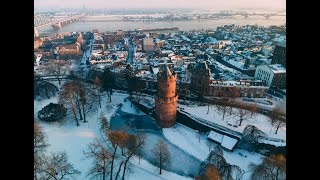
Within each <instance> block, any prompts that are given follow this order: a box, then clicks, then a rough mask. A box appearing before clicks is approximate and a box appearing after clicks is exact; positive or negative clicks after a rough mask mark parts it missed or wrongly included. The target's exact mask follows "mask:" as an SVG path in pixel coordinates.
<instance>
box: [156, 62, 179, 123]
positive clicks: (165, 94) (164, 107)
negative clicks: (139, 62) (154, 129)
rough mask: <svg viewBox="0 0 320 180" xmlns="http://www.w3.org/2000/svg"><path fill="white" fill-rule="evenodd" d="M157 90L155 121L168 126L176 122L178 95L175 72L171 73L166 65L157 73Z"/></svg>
mask: <svg viewBox="0 0 320 180" xmlns="http://www.w3.org/2000/svg"><path fill="white" fill-rule="evenodd" d="M157 79H158V91H157V97H156V99H155V103H156V107H155V111H156V121H157V124H158V125H159V126H160V127H162V128H169V127H171V126H173V125H174V123H175V122H176V115H177V103H178V95H177V90H176V80H177V74H176V73H175V72H174V71H173V72H172V73H171V71H170V69H169V68H168V66H167V65H165V67H164V68H163V70H161V71H159V72H158V74H157Z"/></svg>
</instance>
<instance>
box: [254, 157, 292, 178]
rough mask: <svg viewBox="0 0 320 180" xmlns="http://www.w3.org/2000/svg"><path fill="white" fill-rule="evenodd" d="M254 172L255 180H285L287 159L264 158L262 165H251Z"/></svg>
mask: <svg viewBox="0 0 320 180" xmlns="http://www.w3.org/2000/svg"><path fill="white" fill-rule="evenodd" d="M249 168H250V170H251V171H252V175H251V179H253V180H258V179H262V180H269V179H270V180H284V179H286V158H285V157H284V156H283V155H282V154H279V155H274V154H271V155H270V156H267V157H264V158H263V161H262V163H261V164H258V165H257V164H254V163H251V164H250V165H249Z"/></svg>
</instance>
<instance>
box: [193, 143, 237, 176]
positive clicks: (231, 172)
mask: <svg viewBox="0 0 320 180" xmlns="http://www.w3.org/2000/svg"><path fill="white" fill-rule="evenodd" d="M212 167H215V168H216V170H217V171H218V172H219V175H220V177H221V179H222V180H228V179H241V177H242V175H243V171H242V170H241V169H240V168H239V167H238V166H235V165H230V164H228V163H227V161H226V160H225V159H224V157H223V151H222V149H221V146H220V145H216V146H215V147H214V148H213V149H212V150H211V151H210V153H209V155H208V158H207V159H206V160H205V161H203V162H202V163H201V165H200V172H199V175H198V177H205V175H206V173H207V171H208V168H209V170H210V168H212ZM210 178H213V177H210Z"/></svg>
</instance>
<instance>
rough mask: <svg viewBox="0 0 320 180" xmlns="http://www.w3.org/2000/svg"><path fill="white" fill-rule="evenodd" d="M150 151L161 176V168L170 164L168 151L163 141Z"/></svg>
mask: <svg viewBox="0 0 320 180" xmlns="http://www.w3.org/2000/svg"><path fill="white" fill-rule="evenodd" d="M151 151H152V153H153V155H154V157H155V160H156V163H157V164H158V166H159V174H162V169H163V167H164V166H167V165H169V164H170V151H169V150H168V147H167V145H166V144H165V143H164V142H163V140H159V141H158V142H157V143H156V144H155V145H154V147H153V149H152V150H151Z"/></svg>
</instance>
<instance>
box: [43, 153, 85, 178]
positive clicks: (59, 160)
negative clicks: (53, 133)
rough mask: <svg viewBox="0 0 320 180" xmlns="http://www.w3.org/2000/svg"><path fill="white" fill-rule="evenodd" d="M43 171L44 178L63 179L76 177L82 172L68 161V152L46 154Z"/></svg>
mask: <svg viewBox="0 0 320 180" xmlns="http://www.w3.org/2000/svg"><path fill="white" fill-rule="evenodd" d="M41 172H42V175H43V177H44V179H56V180H63V179H69V177H71V178H74V177H75V176H76V175H79V174H81V172H80V171H79V170H77V169H76V168H74V167H73V165H72V164H71V163H70V162H69V161H68V155H67V153H66V152H64V151H63V152H57V153H51V155H49V156H44V164H43V165H42V167H41Z"/></svg>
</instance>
